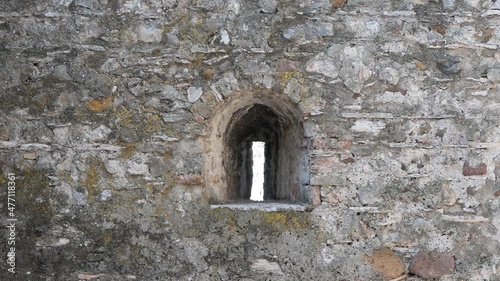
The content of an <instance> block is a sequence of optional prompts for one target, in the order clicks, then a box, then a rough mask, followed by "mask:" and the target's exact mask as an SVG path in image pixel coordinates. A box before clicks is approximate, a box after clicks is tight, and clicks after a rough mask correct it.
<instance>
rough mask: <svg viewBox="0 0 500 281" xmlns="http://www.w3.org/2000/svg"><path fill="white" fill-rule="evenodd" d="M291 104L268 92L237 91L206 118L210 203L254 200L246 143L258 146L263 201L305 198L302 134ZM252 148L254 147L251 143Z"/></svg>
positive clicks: (299, 118) (249, 149) (305, 200)
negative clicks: (261, 158) (261, 149)
mask: <svg viewBox="0 0 500 281" xmlns="http://www.w3.org/2000/svg"><path fill="white" fill-rule="evenodd" d="M302 118H303V115H302V113H301V111H300V110H299V109H298V107H297V106H296V104H294V103H293V102H292V101H290V100H289V99H288V97H286V96H284V95H280V94H278V93H273V92H268V91H266V92H258V93H255V92H239V93H235V94H234V95H233V96H232V97H231V99H229V100H226V101H224V102H223V103H222V104H221V105H220V106H219V107H218V108H217V109H216V110H215V113H214V115H213V117H212V119H211V122H210V126H209V132H208V136H207V139H206V143H205V151H206V154H205V179H206V183H207V194H208V196H209V197H210V199H211V200H212V203H215V204H218V203H224V204H227V203H238V204H242V203H254V204H256V202H255V201H252V200H251V193H252V181H253V180H255V179H254V178H253V169H252V167H253V164H254V163H253V162H254V156H253V150H252V145H254V144H255V143H258V142H261V143H263V146H264V159H265V160H264V168H263V170H264V174H263V178H264V180H263V198H262V199H263V201H262V203H266V204H269V203H270V202H281V203H283V202H285V203H306V204H307V203H309V169H308V153H307V143H308V140H307V139H305V138H304V134H303V119H302ZM254 149H255V148H254Z"/></svg>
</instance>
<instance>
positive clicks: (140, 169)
mask: <svg viewBox="0 0 500 281" xmlns="http://www.w3.org/2000/svg"><path fill="white" fill-rule="evenodd" d="M127 172H129V173H130V174H131V175H134V176H140V175H145V174H146V173H148V172H149V166H148V165H147V164H145V163H139V162H136V161H129V163H128V169H127Z"/></svg>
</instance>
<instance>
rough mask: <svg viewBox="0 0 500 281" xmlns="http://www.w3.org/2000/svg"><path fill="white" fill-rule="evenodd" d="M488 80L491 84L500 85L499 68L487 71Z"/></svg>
mask: <svg viewBox="0 0 500 281" xmlns="http://www.w3.org/2000/svg"><path fill="white" fill-rule="evenodd" d="M487 75H488V79H489V80H490V81H491V82H493V83H500V68H490V69H488V74H487Z"/></svg>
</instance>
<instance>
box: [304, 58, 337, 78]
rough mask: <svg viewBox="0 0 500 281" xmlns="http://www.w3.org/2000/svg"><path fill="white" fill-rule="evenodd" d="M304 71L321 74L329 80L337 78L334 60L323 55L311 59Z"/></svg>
mask: <svg viewBox="0 0 500 281" xmlns="http://www.w3.org/2000/svg"><path fill="white" fill-rule="evenodd" d="M306 70H307V71H308V72H316V73H320V74H323V75H325V76H327V77H329V78H336V77H338V76H339V72H338V69H337V67H336V66H335V61H334V59H333V58H331V57H329V56H327V55H326V54H325V53H320V54H318V55H317V56H316V57H314V58H313V59H311V60H309V61H308V62H307V64H306Z"/></svg>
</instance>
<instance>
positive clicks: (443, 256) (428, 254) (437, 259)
mask: <svg viewBox="0 0 500 281" xmlns="http://www.w3.org/2000/svg"><path fill="white" fill-rule="evenodd" d="M454 270H455V257H454V256H453V254H452V253H440V252H434V251H421V252H419V253H418V254H417V255H416V256H415V257H413V259H412V260H411V263H410V273H413V274H416V275H418V276H420V277H422V278H440V277H442V276H443V275H448V274H451V273H453V271H454Z"/></svg>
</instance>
